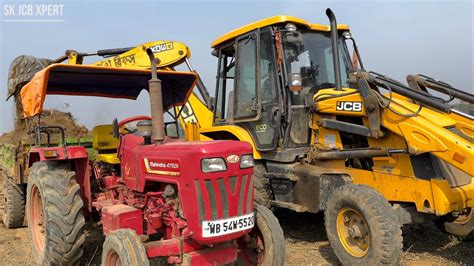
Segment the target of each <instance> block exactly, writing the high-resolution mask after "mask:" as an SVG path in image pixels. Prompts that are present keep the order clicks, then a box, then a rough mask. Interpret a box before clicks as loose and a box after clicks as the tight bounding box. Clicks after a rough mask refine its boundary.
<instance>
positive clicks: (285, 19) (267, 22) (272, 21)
mask: <svg viewBox="0 0 474 266" xmlns="http://www.w3.org/2000/svg"><path fill="white" fill-rule="evenodd" d="M282 23H293V24H296V25H300V26H305V27H306V28H307V29H311V30H315V31H330V30H331V27H330V26H328V25H322V24H315V23H310V22H308V21H306V20H304V19H300V18H296V17H292V16H286V15H279V16H273V17H269V18H265V19H262V20H259V21H256V22H253V23H250V24H247V25H245V26H242V27H240V28H237V29H235V30H233V31H230V32H228V33H226V34H224V35H222V36H220V37H219V38H217V39H215V40H214V41H213V42H212V43H211V46H212V48H216V47H218V46H220V45H221V44H223V43H225V42H227V41H229V40H232V39H234V38H235V37H238V36H240V35H242V34H245V33H247V32H251V31H253V30H255V29H258V28H263V27H267V26H272V25H277V24H282ZM337 29H338V30H349V26H347V25H344V24H338V25H337Z"/></svg>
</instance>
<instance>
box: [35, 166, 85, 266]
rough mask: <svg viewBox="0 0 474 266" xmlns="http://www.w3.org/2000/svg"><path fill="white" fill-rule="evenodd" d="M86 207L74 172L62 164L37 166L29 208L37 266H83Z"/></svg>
mask: <svg viewBox="0 0 474 266" xmlns="http://www.w3.org/2000/svg"><path fill="white" fill-rule="evenodd" d="M83 205H84V203H83V201H82V198H81V195H80V186H79V184H78V183H77V182H76V175H75V173H74V172H73V171H70V170H69V169H68V168H67V167H65V166H64V165H62V164H60V163H58V162H37V163H34V164H33V166H32V167H31V168H30V175H29V176H28V190H27V201H26V208H27V212H28V227H29V234H30V239H31V243H32V249H33V256H34V258H35V261H36V262H38V263H39V264H41V265H75V264H79V261H80V259H81V257H82V254H83V249H82V246H83V244H84V240H85V235H84V226H85V219H84V213H83ZM35 206H36V208H35ZM38 206H39V207H38ZM38 209H41V210H38Z"/></svg>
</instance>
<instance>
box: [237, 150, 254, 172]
mask: <svg viewBox="0 0 474 266" xmlns="http://www.w3.org/2000/svg"><path fill="white" fill-rule="evenodd" d="M253 166H254V162H253V155H252V154H246V155H242V159H240V168H242V169H243V168H250V167H253Z"/></svg>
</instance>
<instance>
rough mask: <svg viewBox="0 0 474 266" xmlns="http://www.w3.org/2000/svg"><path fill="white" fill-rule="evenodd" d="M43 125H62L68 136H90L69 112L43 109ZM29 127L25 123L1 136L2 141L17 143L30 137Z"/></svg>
mask: <svg viewBox="0 0 474 266" xmlns="http://www.w3.org/2000/svg"><path fill="white" fill-rule="evenodd" d="M41 125H42V126H60V127H62V128H64V130H65V134H66V138H79V137H87V136H90V135H91V134H90V132H89V130H88V129H87V128H86V127H85V126H83V125H80V124H78V123H77V122H76V119H75V118H74V117H73V116H72V114H71V113H69V112H62V111H59V110H43V113H42V114H41ZM27 131H28V128H27V127H26V124H25V123H23V124H22V125H21V126H20V127H18V128H16V129H15V130H13V131H11V132H8V133H5V134H3V135H1V136H0V142H6V143H10V144H13V145H17V144H18V143H19V142H20V141H21V140H22V139H28V134H27Z"/></svg>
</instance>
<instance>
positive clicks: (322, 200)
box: [181, 10, 474, 265]
mask: <svg viewBox="0 0 474 266" xmlns="http://www.w3.org/2000/svg"><path fill="white" fill-rule="evenodd" d="M327 15H328V17H329V19H330V22H331V24H330V26H324V25H320V24H313V23H309V22H307V21H305V20H302V19H298V18H295V17H290V16H276V17H270V18H267V19H264V20H261V21H257V22H255V23H251V24H248V25H246V26H243V27H241V28H238V29H236V30H233V31H231V32H229V33H227V34H225V35H223V36H221V37H219V38H218V39H216V40H215V41H214V42H213V43H212V48H213V55H214V56H216V57H217V58H218V70H217V86H216V95H215V99H214V100H213V99H208V98H206V95H201V96H202V97H201V98H199V97H197V95H193V96H191V98H190V99H189V101H188V103H187V104H186V105H185V107H184V111H182V112H181V122H182V124H183V125H185V124H189V123H197V124H198V126H199V137H200V138H201V139H237V140H241V141H247V142H250V143H251V144H252V146H253V148H254V157H255V158H256V159H257V163H258V164H257V166H256V167H255V174H256V175H257V180H256V183H255V186H256V187H255V198H256V200H257V201H258V202H259V203H261V204H264V205H266V206H267V207H280V208H288V209H291V210H294V211H297V212H320V211H324V212H325V225H326V231H327V235H328V238H329V241H330V243H331V246H332V248H333V249H334V252H335V254H336V255H337V257H338V258H339V260H340V261H341V262H342V263H343V264H368V265H374V264H381V263H384V264H385V263H389V264H392V263H395V264H396V263H398V262H399V259H400V254H401V251H402V235H401V234H402V232H401V226H402V225H403V224H408V223H424V222H431V220H433V221H435V222H436V224H437V225H438V226H439V227H440V228H441V229H442V230H444V231H446V232H448V233H450V234H453V235H456V236H458V237H459V238H461V239H464V240H472V239H473V238H474V219H473V217H474V209H473V207H474V182H473V180H474V179H473V174H474V162H473V161H474V150H473V138H474V124H473V119H474V118H473V117H472V116H470V115H468V114H464V113H462V112H459V111H457V110H455V109H453V108H452V107H451V105H450V103H453V100H455V99H458V100H459V99H460V100H463V101H466V102H468V103H471V104H472V103H474V97H473V95H472V94H470V93H467V92H465V91H462V90H459V89H456V88H453V87H452V86H451V85H449V84H447V83H444V82H441V81H438V80H436V79H433V78H430V77H427V76H423V75H409V76H408V77H407V82H408V86H407V85H405V84H402V83H401V82H398V81H396V80H393V79H391V78H389V77H387V76H384V75H381V74H378V73H376V72H371V71H368V70H366V69H365V68H364V66H363V63H362V59H361V57H360V53H359V49H358V48H357V46H356V43H355V41H354V39H353V38H352V36H351V33H350V31H349V28H348V26H346V25H337V23H336V19H335V16H334V14H333V13H332V12H331V11H330V10H327ZM351 43H352V46H351V45H350V44H351ZM351 50H352V52H353V56H352V58H351V52H350V51H351ZM466 89H470V88H466ZM433 91H436V92H435V93H434V94H433ZM436 93H437V94H436ZM210 103H212V104H210Z"/></svg>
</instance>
